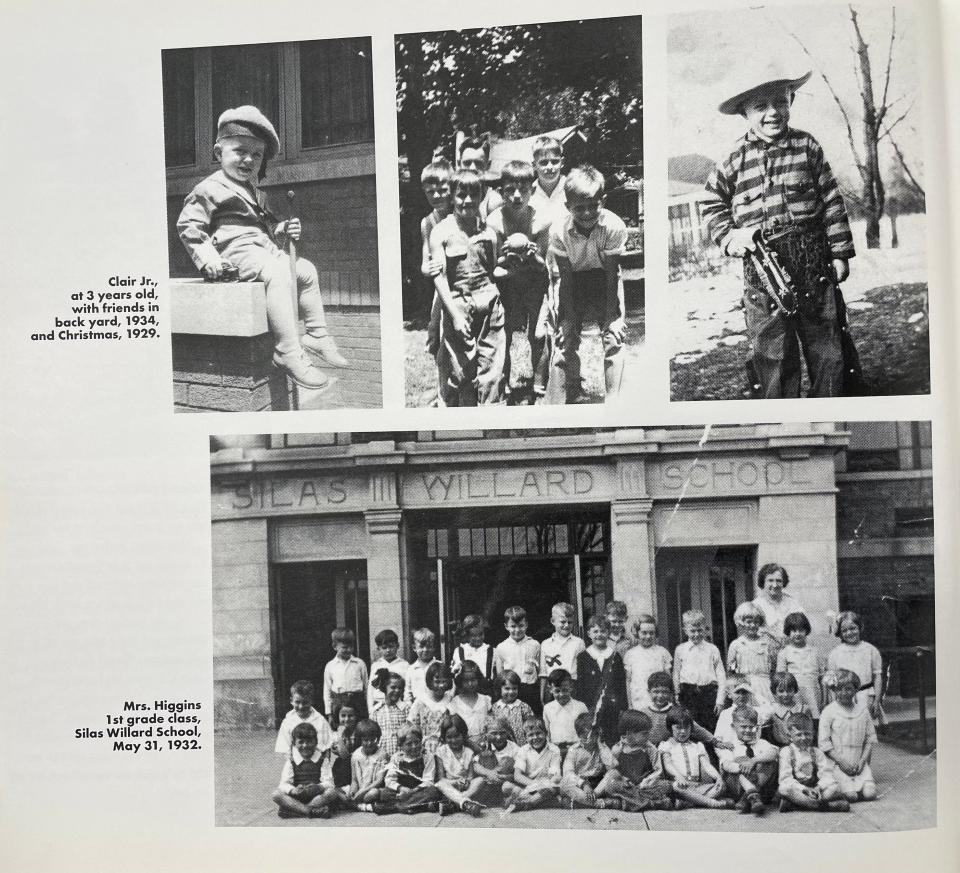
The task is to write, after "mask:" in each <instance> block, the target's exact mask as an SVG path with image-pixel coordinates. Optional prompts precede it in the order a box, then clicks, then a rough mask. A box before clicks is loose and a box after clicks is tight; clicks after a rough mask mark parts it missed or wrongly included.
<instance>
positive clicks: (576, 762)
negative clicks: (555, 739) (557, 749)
mask: <svg viewBox="0 0 960 873" xmlns="http://www.w3.org/2000/svg"><path fill="white" fill-rule="evenodd" d="M573 726H574V729H575V730H576V732H577V742H575V743H574V744H573V745H572V746H571V747H570V748H569V749H568V750H567V756H566V757H565V758H564V759H563V776H562V778H561V780H560V793H561V795H562V796H563V797H565V798H566V799H567V800H569V801H570V806H571V807H577V806H580V807H585V808H587V809H605V808H607V807H610V808H619V804H620V801H619V800H616V801H614V800H611V801H609V802H608V801H606V800H604V799H602V798H598V797H597V795H596V789H597V786H598V785H599V784H600V780H601V779H603V777H604V774H605V773H606V772H607V770H609V769H611V768H613V767H615V766H616V764H617V762H616V761H615V760H614V759H613V755H612V754H611V753H610V749H609V748H607V746H605V745H604V744H603V743H602V742H601V741H600V731H599V730H598V729H597V728H595V727H594V723H593V716H592V715H590V713H589V712H585V713H581V714H580V715H578V716H577V717H576V719H575V720H574V723H573Z"/></svg>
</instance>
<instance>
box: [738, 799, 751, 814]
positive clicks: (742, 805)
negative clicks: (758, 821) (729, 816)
mask: <svg viewBox="0 0 960 873" xmlns="http://www.w3.org/2000/svg"><path fill="white" fill-rule="evenodd" d="M737 812H739V813H740V814H741V815H743V814H744V813H747V812H750V798H748V797H747V796H746V795H744V796H743V797H741V798H740V799H739V800H738V801H737Z"/></svg>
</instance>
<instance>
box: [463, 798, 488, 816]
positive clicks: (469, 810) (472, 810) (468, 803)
mask: <svg viewBox="0 0 960 873" xmlns="http://www.w3.org/2000/svg"><path fill="white" fill-rule="evenodd" d="M461 809H463V811H464V812H465V813H466V814H467V815H472V816H473V817H474V818H480V816H481V815H483V807H482V806H481V805H480V804H479V803H477V801H475V800H465V801H463V806H462V807H461Z"/></svg>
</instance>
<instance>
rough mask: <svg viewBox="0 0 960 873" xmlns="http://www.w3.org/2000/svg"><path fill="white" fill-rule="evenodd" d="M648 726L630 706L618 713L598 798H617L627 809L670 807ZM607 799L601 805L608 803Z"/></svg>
mask: <svg viewBox="0 0 960 873" xmlns="http://www.w3.org/2000/svg"><path fill="white" fill-rule="evenodd" d="M652 726H653V724H652V722H651V721H650V717H649V716H648V715H647V714H646V713H643V712H637V711H636V710H632V709H628V710H626V711H625V712H622V713H620V719H619V721H618V722H617V732H618V733H619V734H620V741H619V742H618V743H616V744H615V745H614V746H613V748H612V749H610V754H611V757H612V758H613V766H612V767H610V768H609V769H608V770H607V773H606V775H605V776H604V777H603V779H601V780H600V784H599V785H597V791H596V794H597V797H598V798H610V799H611V800H612V801H617V800H619V801H620V803H621V804H622V808H623V809H625V810H627V811H629V812H643V811H644V810H647V809H673V801H672V800H671V799H670V783H669V782H668V781H667V780H666V779H664V777H663V772H662V771H661V769H660V759H659V755H658V753H657V748H656V746H654V745H653V743H651V742H650V728H651V727H652ZM702 748H703V747H702V746H701V749H702ZM704 754H706V753H704ZM611 800H608V801H606V802H605V805H606V806H611V805H612V804H611Z"/></svg>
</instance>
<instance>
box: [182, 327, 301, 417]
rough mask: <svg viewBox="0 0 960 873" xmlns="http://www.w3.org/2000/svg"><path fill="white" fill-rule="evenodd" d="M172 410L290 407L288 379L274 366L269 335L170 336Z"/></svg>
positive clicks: (234, 409)
mask: <svg viewBox="0 0 960 873" xmlns="http://www.w3.org/2000/svg"><path fill="white" fill-rule="evenodd" d="M172 346H173V404H174V410H175V411H176V412H243V411H250V412H259V411H261V410H264V409H289V408H290V398H289V388H288V385H287V380H286V379H285V378H284V376H283V375H282V374H280V373H279V372H278V371H277V370H276V369H275V368H274V367H273V364H272V359H273V338H272V337H271V336H270V334H262V335H261V336H258V337H232V336H196V335H193V334H174V336H173V338H172Z"/></svg>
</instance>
